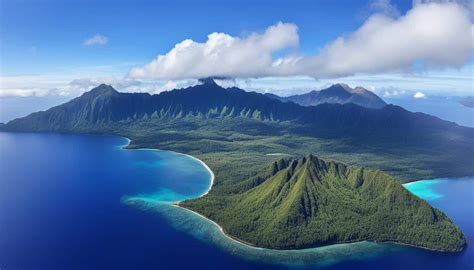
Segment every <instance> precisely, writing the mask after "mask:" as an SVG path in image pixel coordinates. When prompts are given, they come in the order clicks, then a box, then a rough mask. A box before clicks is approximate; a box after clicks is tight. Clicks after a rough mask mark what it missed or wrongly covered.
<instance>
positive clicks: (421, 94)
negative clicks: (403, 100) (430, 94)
mask: <svg viewBox="0 0 474 270" xmlns="http://www.w3.org/2000/svg"><path fill="white" fill-rule="evenodd" d="M413 97H414V98H426V95H425V94H424V93H422V92H416V93H415V94H414V95H413Z"/></svg>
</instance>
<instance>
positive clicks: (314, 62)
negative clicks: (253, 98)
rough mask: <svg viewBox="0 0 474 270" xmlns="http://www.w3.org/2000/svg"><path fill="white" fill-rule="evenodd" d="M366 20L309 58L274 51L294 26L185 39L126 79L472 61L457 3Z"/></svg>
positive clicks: (465, 18) (293, 36) (289, 38)
mask: <svg viewBox="0 0 474 270" xmlns="http://www.w3.org/2000/svg"><path fill="white" fill-rule="evenodd" d="M374 3H378V4H377V5H379V7H380V8H381V9H383V8H385V11H386V12H383V13H378V14H375V15H372V16H371V17H369V18H368V19H367V21H366V22H365V23H364V24H363V25H362V26H361V27H360V28H359V29H357V30H356V31H355V32H353V33H349V34H347V35H344V36H341V37H339V38H337V39H336V40H334V41H332V42H330V43H328V44H327V45H326V46H325V47H323V48H322V49H320V50H319V51H318V52H317V53H316V54H314V55H301V54H299V55H296V54H294V53H293V54H291V55H286V56H283V57H281V58H279V59H273V58H272V54H274V53H275V52H278V51H281V50H283V49H287V48H289V47H295V46H297V45H298V42H299V36H298V31H297V30H298V29H297V26H296V25H294V24H290V23H281V22H280V23H278V24H276V25H273V26H270V27H269V28H267V30H266V31H265V32H264V33H262V34H257V33H253V34H251V35H250V36H248V37H245V38H239V37H233V36H230V35H228V34H224V33H212V34H210V35H209V36H208V39H207V41H206V42H204V43H198V42H195V41H193V40H190V39H187V40H184V41H182V42H180V43H178V44H176V45H175V47H174V48H173V49H172V50H170V51H169V52H168V53H166V54H164V55H158V57H157V58H156V59H154V60H153V61H151V62H150V63H148V64H146V65H144V66H141V67H135V68H133V69H131V70H130V72H129V74H128V75H129V76H130V77H131V78H141V79H184V78H200V77H209V76H224V77H240V78H248V77H253V78H256V77H265V76H299V75H303V76H310V77H314V78H335V77H344V76H351V75H354V74H377V73H383V72H393V71H397V72H400V71H402V72H408V71H410V70H412V69H414V66H416V67H417V68H416V69H420V67H421V68H422V69H423V68H424V69H429V68H444V67H461V66H463V65H464V64H466V63H467V62H468V61H469V60H470V59H471V57H472V53H473V42H472V40H473V38H474V34H473V33H474V30H473V29H474V27H473V25H472V23H471V21H470V18H469V11H468V10H467V9H466V8H465V7H464V6H463V5H460V4H457V3H421V4H417V5H415V6H414V7H413V8H412V9H411V10H410V11H408V12H407V14H405V15H404V16H398V17H396V18H394V17H393V13H394V10H392V11H390V12H389V13H392V15H387V14H386V13H387V12H388V11H387V9H390V7H391V6H390V3H389V2H388V1H377V2H374Z"/></svg>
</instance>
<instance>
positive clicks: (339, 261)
mask: <svg viewBox="0 0 474 270" xmlns="http://www.w3.org/2000/svg"><path fill="white" fill-rule="evenodd" d="M127 142H128V141H127V139H125V138H119V137H106V136H88V135H66V134H38V133H36V134H35V133H0V269H2V270H8V269H11V270H16V269H287V268H295V269H364V270H367V269H430V270H432V269H440V270H441V269H442V270H446V269H473V267H474V249H473V246H474V177H470V178H461V179H437V180H435V181H420V182H416V183H412V184H409V185H407V186H406V188H407V189H409V190H411V191H412V192H414V193H415V194H417V195H418V196H420V197H422V198H424V199H426V200H427V201H428V202H429V203H430V204H432V205H433V206H435V207H437V208H439V209H441V210H442V211H444V212H445V213H446V214H447V215H448V216H449V217H450V218H451V219H452V220H453V221H454V222H455V223H456V224H457V225H458V226H459V227H460V228H461V229H462V230H463V232H464V234H465V236H466V238H467V241H468V246H467V248H466V249H465V250H464V251H463V252H461V253H458V254H447V253H440V252H432V251H427V250H422V249H418V248H413V247H406V246H400V245H395V244H383V243H372V242H361V243H354V244H343V245H333V246H328V247H323V248H314V249H306V250H300V251H273V250H266V249H256V248H251V247H248V246H245V245H243V244H240V243H236V242H234V241H232V240H229V239H228V238H227V237H226V236H224V235H223V234H222V233H221V232H220V230H219V229H218V227H216V226H215V225H214V224H213V223H212V222H210V221H208V220H206V219H203V218H201V217H200V216H198V215H196V214H194V213H192V212H189V211H187V210H183V209H181V208H178V207H175V206H172V204H171V203H170V202H172V201H177V200H182V199H185V198H193V197H197V196H200V195H201V194H203V193H204V192H206V191H207V189H208V187H209V184H210V174H209V172H208V171H207V170H206V169H205V168H204V167H203V166H202V164H201V163H200V162H199V161H197V160H195V159H192V158H190V157H188V156H185V155H181V154H177V153H173V152H166V151H152V150H123V149H122V147H123V146H124V145H126V144H127Z"/></svg>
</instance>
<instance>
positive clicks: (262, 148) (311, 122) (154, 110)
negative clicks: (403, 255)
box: [0, 78, 474, 252]
mask: <svg viewBox="0 0 474 270" xmlns="http://www.w3.org/2000/svg"><path fill="white" fill-rule="evenodd" d="M340 87H341V86H340V85H339V86H338V85H336V86H334V87H333V88H332V89H338V88H340ZM358 89H359V90H360V88H358ZM359 90H358V91H359ZM364 91H368V90H364ZM335 92H336V93H337V92H339V91H335ZM359 92H360V91H359ZM325 93H326V94H328V95H329V94H331V93H334V91H329V92H325ZM326 94H325V95H326ZM364 96H371V97H373V96H372V95H361V96H359V98H363V97H364ZM328 98H329V97H328ZM329 100H331V101H333V102H336V101H337V102H340V103H337V102H336V103H323V104H319V105H317V106H302V105H300V104H296V103H294V102H285V101H281V100H279V99H277V98H275V97H269V96H266V95H263V94H259V93H255V92H247V91H245V90H242V89H239V88H236V87H231V88H223V87H221V86H219V85H218V84H216V83H215V82H214V81H213V80H212V79H209V78H208V79H203V80H201V84H199V85H196V86H192V87H188V88H184V89H175V90H171V91H166V92H162V93H160V94H154V95H150V94H148V93H120V92H118V91H116V90H115V89H114V88H113V87H111V86H109V85H100V86H98V87H96V88H94V89H92V90H90V91H88V92H86V93H84V94H83V95H81V96H79V97H77V98H75V99H72V100H71V101H69V102H67V103H64V104H62V105H59V106H56V107H53V108H51V109H49V110H47V111H42V112H36V113H33V114H30V115H28V116H26V117H23V118H18V119H15V120H12V121H10V122H8V123H6V124H4V125H0V130H2V131H13V132H14V131H21V132H25V131H26V132H66V133H87V134H107V135H117V136H123V137H127V138H130V140H131V141H130V144H129V145H128V146H127V147H128V148H131V149H135V148H155V149H162V150H171V151H176V152H180V153H184V154H188V155H192V156H194V157H196V158H198V159H200V160H202V161H203V162H205V163H206V164H207V165H208V166H209V168H210V169H211V170H212V171H213V172H214V174H215V181H214V183H213V186H212V189H211V190H210V191H209V193H208V194H206V195H205V196H203V197H201V198H197V199H195V200H189V201H184V202H181V203H180V204H179V205H180V206H182V207H185V208H187V209H191V210H193V211H196V212H198V213H200V214H202V215H203V216H205V217H207V218H209V219H211V220H213V221H216V222H217V223H218V224H219V225H220V226H222V228H223V229H224V231H225V232H226V233H227V234H228V235H230V236H232V237H235V238H237V239H240V240H241V241H245V242H247V243H249V244H252V245H255V246H259V247H267V248H275V249H295V248H306V247H313V246H321V245H327V244H333V243H343V242H354V241H361V240H372V241H393V242H397V243H403V244H409V245H414V246H417V247H422V248H429V249H433V250H440V251H449V252H455V251H459V250H461V249H462V248H463V246H464V244H465V240H464V236H463V234H462V232H461V231H460V230H459V229H458V228H457V226H456V225H455V224H453V223H452V222H451V221H450V220H449V218H448V217H446V215H444V214H443V213H442V212H440V211H439V210H437V209H434V208H432V207H431V206H429V205H428V204H427V203H426V202H425V201H423V200H421V199H419V198H417V197H415V196H413V195H412V194H411V193H409V192H408V191H406V190H405V189H404V188H403V187H402V186H401V183H404V182H409V181H414V180H417V179H429V178H436V177H448V176H449V177H455V176H468V175H473V174H474V160H473V159H472V153H473V152H474V128H469V127H463V126H459V125H457V124H455V123H452V122H448V121H444V120H441V119H439V118H437V117H434V116H431V115H427V114H423V113H413V112H410V111H407V110H405V109H403V108H402V107H399V106H395V105H391V104H387V105H384V104H381V105H380V107H378V108H372V107H371V108H367V107H364V106H360V105H357V104H354V103H351V102H349V103H348V102H347V100H345V99H344V100H341V99H338V98H329ZM268 153H284V154H286V155H287V156H283V158H282V156H278V155H267V154H268ZM316 156H317V157H316Z"/></svg>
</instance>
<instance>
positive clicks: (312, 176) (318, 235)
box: [180, 154, 465, 252]
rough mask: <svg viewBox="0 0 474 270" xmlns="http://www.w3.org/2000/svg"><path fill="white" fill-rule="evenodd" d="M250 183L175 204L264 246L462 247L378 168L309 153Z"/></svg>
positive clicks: (452, 230)
mask: <svg viewBox="0 0 474 270" xmlns="http://www.w3.org/2000/svg"><path fill="white" fill-rule="evenodd" d="M256 178H261V180H259V181H258V182H255V181H254V180H255V179H256ZM248 181H251V182H253V183H254V184H253V185H247V186H245V187H244V186H241V187H240V188H241V189H240V190H239V191H238V192H235V193H233V194H229V195H227V196H226V198H225V199H223V198H222V197H218V196H213V195H209V196H205V197H202V198H198V199H195V200H190V201H184V202H181V203H180V206H183V207H185V208H189V209H191V210H194V211H197V212H199V213H201V214H203V215H205V216H207V217H210V218H211V219H213V220H215V221H216V222H218V223H219V224H221V225H222V226H223V228H224V230H225V231H226V232H227V233H229V234H230V235H231V236H234V237H236V238H238V239H241V240H243V241H244V242H248V243H251V244H254V245H256V246H260V247H266V248H274V249H294V248H308V247H314V246H321V245H327V244H335V243H347V242H355V241H362V240H369V241H383V242H384V241H394V242H399V243H404V244H409V245H415V246H420V247H424V248H429V249H435V250H443V251H452V252H456V251H460V250H462V248H463V247H464V245H465V239H464V236H463V234H462V232H461V231H460V230H459V228H458V227H456V226H455V225H454V224H453V223H452V222H451V220H449V218H448V217H447V216H446V215H444V214H443V213H442V212H440V211H439V210H437V209H435V208H432V207H431V206H430V205H429V204H428V203H426V202H425V201H423V200H421V199H419V198H418V197H416V196H414V195H413V194H411V193H410V192H408V191H407V190H405V188H403V187H402V186H401V185H400V184H399V183H396V182H395V181H394V180H393V179H392V178H391V177H390V176H388V175H387V174H385V173H383V172H381V171H379V170H376V171H374V170H369V169H365V168H361V167H353V166H348V165H346V164H343V163H339V162H335V161H325V160H322V159H320V158H318V157H316V156H314V155H311V154H310V155H307V156H305V157H302V158H300V159H283V160H280V161H275V162H274V163H272V164H271V165H270V168H268V169H267V170H263V171H262V172H261V173H259V174H257V175H256V176H254V177H253V178H250V179H249V180H248ZM341 196H342V197H343V198H344V199H343V200H341ZM229 213H240V214H239V215H238V216H234V215H231V214H229Z"/></svg>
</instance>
